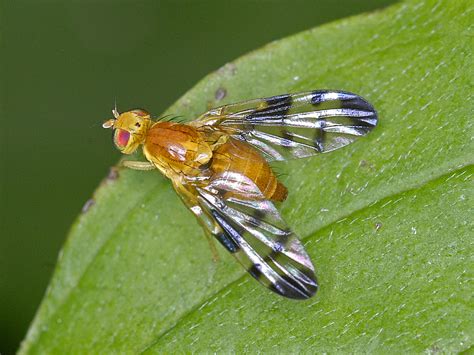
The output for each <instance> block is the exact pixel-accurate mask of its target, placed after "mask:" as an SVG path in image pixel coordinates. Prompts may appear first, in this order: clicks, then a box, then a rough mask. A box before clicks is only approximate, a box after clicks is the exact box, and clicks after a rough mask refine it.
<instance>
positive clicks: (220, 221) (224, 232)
mask: <svg viewBox="0 0 474 355" xmlns="http://www.w3.org/2000/svg"><path fill="white" fill-rule="evenodd" d="M197 191H198V194H199V196H198V201H199V206H200V207H201V208H202V210H203V212H204V213H205V214H206V215H207V216H212V218H213V219H214V221H215V223H216V226H214V228H213V230H212V231H210V230H209V232H211V233H212V234H213V235H214V236H215V237H216V238H217V239H218V240H219V241H220V242H221V244H222V245H223V246H224V247H225V248H226V249H227V250H228V251H229V252H230V253H232V254H233V255H234V256H235V257H236V258H237V260H238V261H239V262H240V263H241V264H242V265H243V266H244V268H245V269H246V270H247V271H248V272H249V273H250V274H251V275H252V276H253V277H254V278H256V279H257V280H258V281H260V282H261V283H262V284H263V285H265V286H267V287H268V288H270V289H271V290H272V291H274V292H276V293H278V294H280V295H282V296H285V297H289V298H294V299H307V298H310V297H311V296H313V295H314V294H315V292H316V290H317V288H318V285H317V282H316V277H315V275H314V267H313V264H312V263H311V260H310V258H309V256H308V254H307V253H306V251H305V250H304V248H303V246H302V245H301V243H300V241H299V240H298V238H297V237H296V235H295V234H294V233H293V232H292V231H291V230H290V229H289V228H288V226H287V225H286V223H285V222H284V221H283V219H282V218H281V216H280V214H279V213H278V211H277V209H276V208H275V206H274V205H273V204H272V203H271V202H270V201H269V200H266V199H265V198H264V197H263V195H262V193H261V192H260V190H259V189H258V187H257V186H256V185H255V184H254V183H253V182H252V180H250V179H249V178H247V177H245V176H243V175H241V174H238V173H233V172H226V173H223V174H222V175H221V176H219V177H218V178H216V179H213V181H212V182H211V183H210V184H209V185H208V186H206V187H204V188H197Z"/></svg>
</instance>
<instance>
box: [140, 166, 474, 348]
mask: <svg viewBox="0 0 474 355" xmlns="http://www.w3.org/2000/svg"><path fill="white" fill-rule="evenodd" d="M472 166H473V165H472V164H471V163H466V164H464V165H462V166H458V167H457V169H455V170H451V171H447V172H446V171H444V172H443V173H440V174H439V175H436V176H434V177H431V178H430V179H426V180H425V181H423V182H421V183H419V184H413V185H412V186H410V187H409V188H406V189H400V191H398V192H394V193H391V194H387V195H385V196H383V197H379V198H378V199H374V200H375V201H371V202H368V203H366V204H364V205H363V206H362V207H360V208H358V209H355V210H353V211H351V212H350V213H348V214H346V215H342V216H339V217H338V218H335V219H334V220H332V221H331V222H328V223H326V224H325V225H322V226H320V227H319V228H316V229H315V230H314V231H312V232H310V233H308V235H307V236H305V237H300V240H308V239H310V238H312V237H313V236H314V235H315V234H317V233H319V232H320V231H322V230H324V229H326V228H329V227H330V226H331V225H333V224H335V223H338V221H341V220H344V219H348V218H350V217H351V216H353V215H355V214H358V213H360V212H363V211H364V210H366V209H367V208H371V207H372V206H373V205H374V204H376V203H378V202H381V201H383V200H386V199H389V198H394V197H396V196H399V195H402V194H406V193H409V192H411V191H416V190H420V189H422V188H424V187H425V186H427V185H429V184H430V183H432V182H434V181H436V180H440V179H441V178H443V177H444V176H448V175H455V174H457V173H458V172H460V171H461V170H465V169H466V168H469V167H472ZM246 276H247V275H246V273H242V275H241V276H239V277H238V278H236V279H235V280H234V281H231V282H229V283H228V284H226V285H224V286H222V287H221V288H220V289H218V290H216V291H215V292H213V293H212V294H209V295H208V296H207V297H206V298H205V299H204V300H203V301H202V302H200V303H198V304H196V305H195V306H194V307H192V308H191V309H190V310H189V311H188V312H186V313H184V314H183V316H182V317H180V318H179V319H178V321H177V322H176V323H175V324H173V325H172V326H171V327H170V328H168V329H166V330H164V331H162V332H161V333H160V334H158V335H157V339H156V340H154V341H153V342H152V343H150V344H149V345H147V346H146V347H144V348H143V349H142V350H140V353H144V352H146V351H148V350H150V349H151V348H153V347H154V345H156V344H157V343H158V342H159V341H160V339H161V338H163V337H164V336H166V334H168V333H170V332H172V331H173V329H175V328H177V327H178V326H179V325H180V324H181V323H183V322H184V321H185V320H186V319H188V318H190V317H191V315H192V314H194V313H195V312H196V310H198V309H200V308H201V307H203V306H204V305H205V304H206V303H208V302H209V300H210V299H212V298H216V297H217V296H218V295H219V294H222V293H224V292H225V291H226V290H227V289H229V288H231V287H232V285H234V284H237V283H239V282H241V281H242V279H243V278H244V277H246Z"/></svg>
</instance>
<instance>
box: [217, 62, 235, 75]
mask: <svg viewBox="0 0 474 355" xmlns="http://www.w3.org/2000/svg"><path fill="white" fill-rule="evenodd" d="M217 72H218V73H219V74H221V75H230V76H233V75H235V74H236V73H237V66H236V65H235V64H234V63H227V64H226V65H224V66H222V67H220V68H219V69H218V70H217Z"/></svg>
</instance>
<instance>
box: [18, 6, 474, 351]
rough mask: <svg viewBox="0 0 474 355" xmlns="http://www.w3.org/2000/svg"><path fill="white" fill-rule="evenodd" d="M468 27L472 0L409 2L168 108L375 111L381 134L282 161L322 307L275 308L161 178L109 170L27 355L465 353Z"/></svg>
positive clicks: (279, 301) (221, 74)
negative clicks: (316, 94)
mask: <svg viewBox="0 0 474 355" xmlns="http://www.w3.org/2000/svg"><path fill="white" fill-rule="evenodd" d="M453 19H455V21H454V20H453ZM473 20H474V18H473V15H472V6H470V2H469V1H467V0H459V1H447V0H445V1H443V0H441V1H430V0H426V1H415V0H413V1H406V2H403V3H401V4H399V5H397V6H394V7H391V8H389V9H387V10H385V11H382V12H377V13H374V14H369V15H362V16H357V17H353V18H349V19H347V20H343V21H339V22H335V23H332V24H329V25H325V26H322V27H319V28H316V29H313V30H310V31H306V32H303V33H300V34H297V35H295V36H292V37H289V38H286V39H283V40H281V41H277V42H273V43H271V44H269V45H267V46H265V47H264V48H262V49H259V50H257V51H255V52H252V53H250V54H249V55H246V56H244V57H242V58H240V59H238V60H236V61H235V62H234V63H230V64H227V65H225V66H224V67H222V68H221V69H219V70H218V71H217V72H215V73H213V74H211V75H209V76H208V77H206V78H204V79H203V80H202V81H201V82H200V83H198V85H196V87H194V88H193V89H192V90H191V91H189V92H188V93H187V94H186V95H185V96H183V97H182V98H181V99H180V100H179V101H178V102H177V103H176V104H175V105H174V106H172V107H171V108H170V109H169V110H168V111H167V113H172V114H179V115H181V116H184V117H186V118H189V119H192V118H194V117H197V116H198V114H200V113H202V112H203V111H206V110H207V109H208V108H209V107H213V106H218V105H221V104H225V103H231V102H238V101H241V100H246V99H251V98H256V97H265V96H270V95H276V94H282V93H286V92H299V91H307V90H311V89H338V90H347V91H351V92H355V93H357V94H360V95H362V96H363V97H364V98H366V99H367V100H368V101H370V102H371V103H372V104H373V105H374V106H375V107H376V109H377V110H378V112H379V118H380V124H379V125H378V126H377V128H376V129H375V130H374V131H373V132H372V133H371V134H370V135H368V136H367V137H365V138H364V139H360V140H359V141H358V142H357V143H354V144H353V145H351V146H349V147H346V148H344V149H341V150H340V151H336V152H333V153H330V154H327V155H321V156H318V157H314V158H311V159H305V160H299V161H292V162H289V163H278V164H275V169H276V170H277V171H278V172H279V173H281V174H282V177H281V178H282V180H283V181H284V183H285V184H286V185H287V186H288V189H289V191H290V195H289V198H288V200H287V201H286V202H285V203H284V204H283V205H282V206H281V211H282V213H283V216H284V218H285V219H286V220H287V222H288V224H289V225H290V226H292V227H293V229H294V230H295V231H296V232H297V233H298V234H299V235H300V236H301V239H302V240H303V241H304V244H305V245H306V249H307V251H308V253H309V255H310V256H311V258H312V260H313V262H314V264H315V266H316V269H317V275H318V279H319V281H320V283H321V289H320V291H319V293H318V294H317V295H316V296H315V297H314V298H312V299H310V300H309V301H306V302H296V301H291V300H287V299H283V298H280V297H278V296H276V295H274V294H273V293H271V292H269V291H268V290H266V289H265V288H263V287H261V286H260V285H259V284H258V283H257V282H255V281H254V280H253V279H252V278H251V277H250V276H249V275H247V274H246V273H245V271H244V270H242V269H241V268H240V266H239V265H238V264H237V263H236V262H235V260H233V258H232V257H231V256H230V255H228V254H227V253H226V252H225V251H224V250H223V249H222V248H221V249H220V253H221V261H220V262H218V263H214V262H212V260H211V254H210V251H209V249H208V245H207V242H206V240H205V238H203V232H202V230H201V229H200V227H199V226H198V224H197V222H196V221H195V220H194V219H193V217H192V215H191V213H190V212H189V211H187V210H186V209H185V207H184V206H182V204H181V203H180V201H179V199H178V197H177V196H176V195H175V194H174V192H173V191H172V188H171V184H170V183H169V182H168V181H166V180H165V178H163V177H161V176H160V175H159V174H158V173H155V172H137V171H126V170H113V171H112V174H111V175H110V176H109V177H108V178H107V179H105V180H104V181H103V182H102V184H101V186H100V187H99V188H98V189H97V191H96V192H95V194H94V197H93V201H94V202H93V203H91V204H90V206H89V208H88V210H87V211H86V212H85V213H84V214H83V215H81V216H80V217H79V218H78V220H77V222H76V223H75V224H74V226H73V228H72V230H71V233H70V235H69V237H68V240H67V242H66V244H65V246H64V248H63V251H62V253H61V255H60V257H59V260H58V264H57V267H56V271H55V274H54V276H53V279H52V281H51V284H50V286H49V288H48V291H47V293H46V295H45V298H44V300H43V302H42V305H41V307H40V309H39V310H38V313H37V315H36V318H35V320H34V322H33V324H32V325H31V327H30V330H29V332H28V335H27V337H26V339H25V341H24V342H23V344H22V348H21V350H20V352H21V353H45V352H46V353H51V352H82V353H84V352H103V351H104V350H105V351H107V352H110V351H133V352H140V351H147V352H155V351H156V352H173V351H176V350H187V351H191V350H192V351H200V352H204V351H206V352H209V351H220V352H227V351H231V350H234V351H237V352H240V351H252V352H255V351H268V350H269V349H272V348H275V349H277V350H278V351H280V352H288V351H301V350H309V349H311V350H315V351H318V352H335V351H345V352H347V351H351V352H354V351H360V352H367V351H378V352H380V351H382V350H392V351H397V352H402V351H403V352H406V351H412V352H414V351H416V352H421V351H429V352H436V351H439V350H441V351H448V352H457V351H462V350H465V349H468V348H469V347H470V346H472V335H473V333H474V324H473V321H472V317H470V314H472V289H473V287H472V255H473V244H472V230H473V226H472V191H473V188H472V171H473V169H472V165H471V164H472V158H473V155H472V151H473V144H472V135H473V130H472V123H471V122H472V112H473V104H472V95H470V93H472V77H473V75H472V70H473V69H472V68H473V66H472V64H473V63H472V54H471V53H472V44H473V43H472V38H473V34H472V30H471V27H472V23H473ZM111 149H113V148H112V147H111ZM469 261H470V262H471V263H470V265H471V267H469Z"/></svg>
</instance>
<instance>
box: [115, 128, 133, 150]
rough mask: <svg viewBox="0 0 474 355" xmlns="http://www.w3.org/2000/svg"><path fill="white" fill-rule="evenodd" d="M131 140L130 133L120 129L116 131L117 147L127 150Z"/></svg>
mask: <svg viewBox="0 0 474 355" xmlns="http://www.w3.org/2000/svg"><path fill="white" fill-rule="evenodd" d="M129 140H130V132H128V131H125V130H123V129H120V128H117V129H116V130H115V135H114V141H115V145H116V146H117V147H118V148H119V149H123V148H125V147H126V146H127V144H128V141H129Z"/></svg>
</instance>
